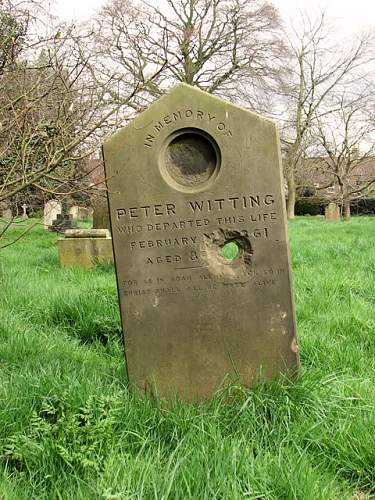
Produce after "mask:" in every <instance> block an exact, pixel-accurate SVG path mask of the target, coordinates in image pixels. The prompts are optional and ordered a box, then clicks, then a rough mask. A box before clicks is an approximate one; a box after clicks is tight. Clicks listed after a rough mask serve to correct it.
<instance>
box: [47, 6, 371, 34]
mask: <svg viewBox="0 0 375 500" xmlns="http://www.w3.org/2000/svg"><path fill="white" fill-rule="evenodd" d="M104 3H105V0H51V4H52V9H53V11H54V12H55V13H56V14H57V15H58V16H59V17H61V18H63V19H65V20H72V19H77V20H83V19H85V18H88V17H90V16H91V15H92V14H93V13H94V12H95V10H96V9H98V8H99V7H100V6H101V5H103V4H104ZM149 3H155V5H157V4H158V3H160V0H149ZM272 3H273V4H274V5H275V6H276V7H277V8H278V9H279V11H280V14H281V15H282V17H283V18H284V20H285V21H286V22H287V23H288V24H289V23H290V22H291V21H292V20H293V16H295V14H296V13H297V12H298V10H306V11H307V12H308V13H314V12H318V11H319V10H322V9H324V10H325V11H326V13H327V17H328V18H330V19H332V20H334V21H335V23H337V25H338V26H339V27H341V29H342V30H343V33H342V34H344V33H348V32H349V33H350V32H353V31H358V30H359V29H366V28H367V29H368V28H369V27H370V26H371V25H372V26H373V27H374V26H375V0H273V1H272Z"/></svg>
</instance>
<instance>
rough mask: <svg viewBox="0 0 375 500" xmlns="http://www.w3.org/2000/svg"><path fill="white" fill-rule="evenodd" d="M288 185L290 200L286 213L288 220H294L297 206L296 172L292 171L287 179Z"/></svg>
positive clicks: (288, 200)
mask: <svg viewBox="0 0 375 500" xmlns="http://www.w3.org/2000/svg"><path fill="white" fill-rule="evenodd" d="M287 183H288V199H287V202H286V213H287V216H288V219H294V217H295V215H294V208H295V205H296V183H295V181H294V172H293V171H292V170H291V171H290V172H289V174H288V178H287Z"/></svg>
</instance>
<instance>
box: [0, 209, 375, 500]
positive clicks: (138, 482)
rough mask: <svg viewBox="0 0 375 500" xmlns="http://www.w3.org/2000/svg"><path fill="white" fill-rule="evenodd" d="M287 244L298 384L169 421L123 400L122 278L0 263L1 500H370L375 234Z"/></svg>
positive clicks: (374, 425) (350, 229)
mask: <svg viewBox="0 0 375 500" xmlns="http://www.w3.org/2000/svg"><path fill="white" fill-rule="evenodd" d="M20 230H21V228H18V229H14V230H13V231H14V234H15V233H16V232H17V231H20ZM290 234H291V243H292V245H291V246H292V255H293V271H294V285H295V294H296V301H297V316H298V331H299V338H300V345H301V363H302V371H301V376H300V377H299V379H298V380H297V381H296V382H295V383H293V384H283V383H276V382H275V383H272V384H264V385H261V386H259V387H257V388H256V389H255V390H246V389H244V388H242V387H239V386H231V387H230V388H229V389H227V390H226V392H225V393H218V394H217V395H216V396H215V397H213V398H212V400H210V401H208V402H207V403H205V404H202V405H197V406H188V405H184V404H181V403H179V402H175V403H174V404H173V405H172V406H171V407H169V408H166V407H163V406H161V405H159V404H158V403H157V402H155V401H151V400H149V399H142V398H140V397H139V396H137V395H136V394H134V393H132V392H130V391H128V389H127V386H126V379H125V372H124V366H123V354H122V345H121V339H120V319H119V313H118V305H117V293H116V285H115V277H114V273H113V270H112V269H108V268H98V269H96V270H92V271H87V270H79V269H71V270H67V269H65V270H62V269H59V267H58V261H57V246H56V235H55V234H51V233H49V232H47V231H44V230H43V229H37V230H35V231H34V230H33V231H32V232H31V233H29V234H28V235H27V236H26V237H25V238H24V239H22V240H21V241H20V242H19V243H17V244H16V245H13V246H11V247H9V248H7V249H5V250H3V251H1V253H0V278H1V285H2V287H1V292H2V293H1V296H0V320H1V321H0V447H1V450H0V466H1V473H0V474H1V476H0V498H4V499H6V500H8V499H10V500H12V499H30V498H38V499H55V498H61V499H91V498H92V499H107V500H109V499H112V500H115V499H128V498H142V499H144V498H145V499H148V498H149V499H153V498H156V499H186V498H193V499H240V498H241V499H242V498H257V499H260V498H264V499H267V500H268V499H277V500H280V499H303V500H304V499H311V500H317V499H322V500H323V499H324V500H327V499H350V498H351V499H353V500H354V499H358V500H359V499H365V498H371V497H375V337H374V331H375V311H374V310H375V219H370V218H357V219H353V220H352V221H351V222H350V223H334V222H331V223H329V222H325V221H324V220H321V219H315V218H304V219H299V220H296V221H295V222H293V223H292V224H291V227H290Z"/></svg>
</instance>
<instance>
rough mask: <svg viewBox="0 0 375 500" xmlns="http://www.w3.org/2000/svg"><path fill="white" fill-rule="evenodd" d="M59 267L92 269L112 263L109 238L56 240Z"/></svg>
mask: <svg viewBox="0 0 375 500" xmlns="http://www.w3.org/2000/svg"><path fill="white" fill-rule="evenodd" d="M58 248H59V261H60V266H61V267H87V268H89V267H94V266H96V265H97V264H110V263H113V250H112V240H111V238H66V239H64V238H61V239H59V240H58Z"/></svg>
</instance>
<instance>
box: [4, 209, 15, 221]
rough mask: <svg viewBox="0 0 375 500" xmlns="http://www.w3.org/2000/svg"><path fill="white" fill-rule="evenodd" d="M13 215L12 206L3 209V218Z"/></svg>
mask: <svg viewBox="0 0 375 500" xmlns="http://www.w3.org/2000/svg"><path fill="white" fill-rule="evenodd" d="M12 217H13V214H12V210H11V209H10V208H6V209H4V210H3V215H2V218H3V219H7V220H9V219H11V218H12Z"/></svg>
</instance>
